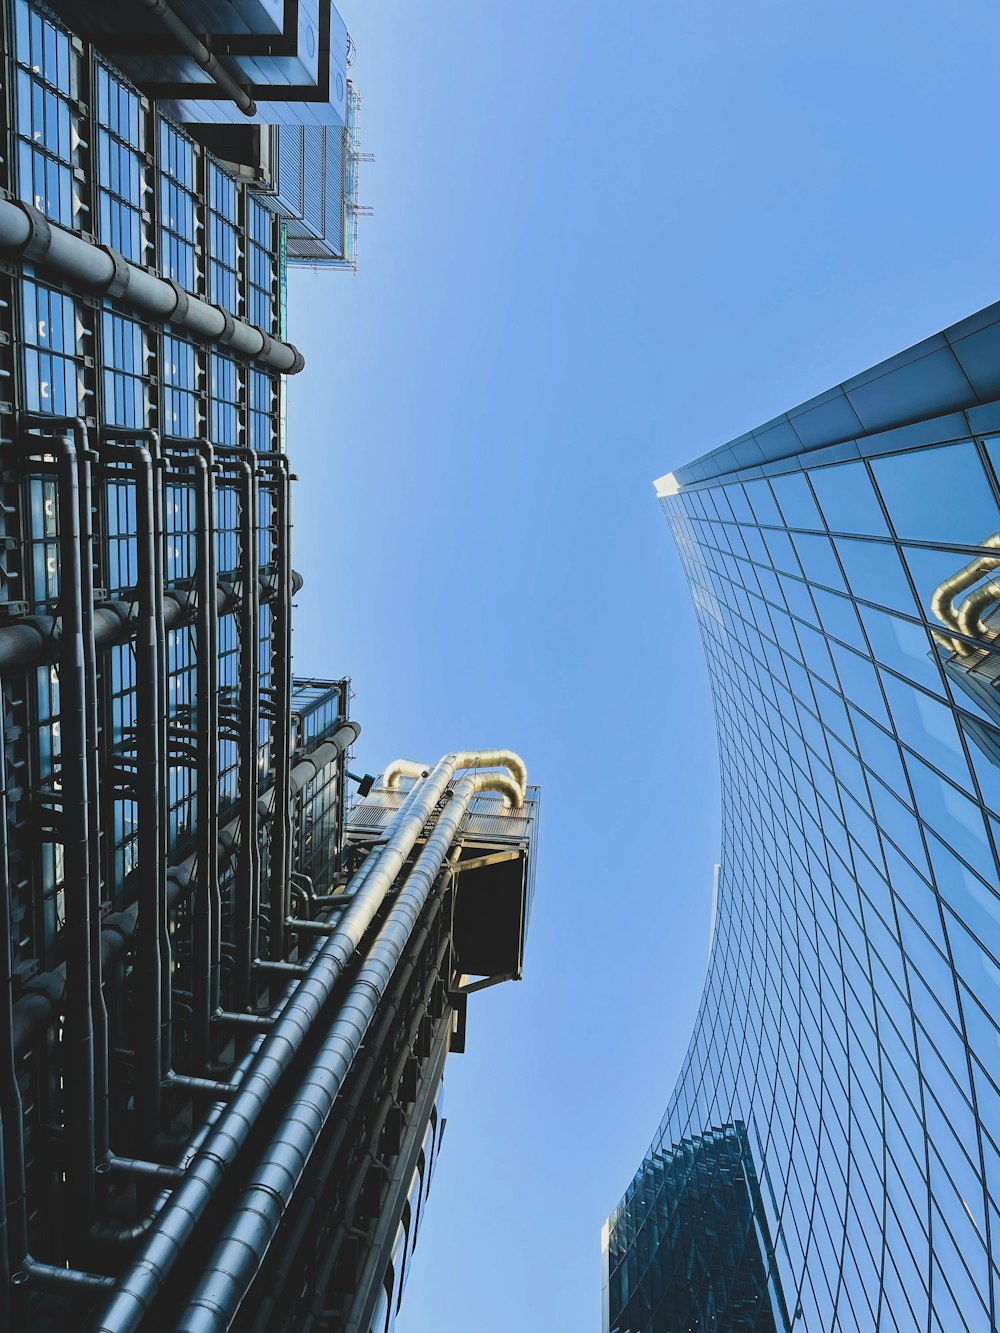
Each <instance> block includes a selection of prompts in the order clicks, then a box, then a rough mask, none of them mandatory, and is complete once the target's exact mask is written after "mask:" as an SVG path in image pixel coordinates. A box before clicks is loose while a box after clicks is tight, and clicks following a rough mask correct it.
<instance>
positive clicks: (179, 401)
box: [161, 333, 200, 440]
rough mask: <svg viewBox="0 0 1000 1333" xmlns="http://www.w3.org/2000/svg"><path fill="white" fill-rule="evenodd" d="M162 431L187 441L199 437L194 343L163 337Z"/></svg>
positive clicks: (196, 355)
mask: <svg viewBox="0 0 1000 1333" xmlns="http://www.w3.org/2000/svg"><path fill="white" fill-rule="evenodd" d="M161 364H162V372H163V395H162V401H163V429H164V433H165V434H167V435H176V436H179V437H180V438H181V439H184V440H193V439H196V438H197V437H198V425H199V416H200V414H199V412H198V353H197V351H196V349H195V347H194V344H193V343H189V342H185V341H184V339H183V338H176V337H174V336H173V334H168V333H165V334H164V335H163V359H162V363H161Z"/></svg>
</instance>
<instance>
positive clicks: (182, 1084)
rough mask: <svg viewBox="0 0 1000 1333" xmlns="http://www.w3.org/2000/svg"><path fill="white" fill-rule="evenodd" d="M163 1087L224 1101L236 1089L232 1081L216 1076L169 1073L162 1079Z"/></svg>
mask: <svg viewBox="0 0 1000 1333" xmlns="http://www.w3.org/2000/svg"><path fill="white" fill-rule="evenodd" d="M163 1086H164V1088H179V1089H180V1091H181V1092H191V1093H198V1094H200V1095H201V1096H203V1097H217V1098H218V1099H219V1100H220V1101H225V1100H226V1098H227V1097H231V1096H232V1095H233V1093H234V1092H235V1091H236V1085H235V1084H233V1083H224V1082H222V1080H221V1079H217V1078H199V1077H198V1076H197V1075H196V1074H178V1073H174V1072H172V1073H170V1074H168V1075H167V1077H166V1078H165V1079H164V1080H163Z"/></svg>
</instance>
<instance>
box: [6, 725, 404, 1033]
mask: <svg viewBox="0 0 1000 1333" xmlns="http://www.w3.org/2000/svg"><path fill="white" fill-rule="evenodd" d="M344 726H345V728H347V732H346V738H345V743H346V739H347V738H349V739H356V737H357V735H358V734H359V733H360V730H361V728H360V725H359V724H358V723H357V722H350V723H345V724H344ZM338 734H339V731H338V732H337V733H334V736H333V738H332V739H333V740H336V738H337V735H338ZM329 743H330V742H328V741H327V742H324V745H327V744H329ZM319 748H322V747H319ZM300 765H304V766H305V767H304V768H303V769H302V772H301V773H299V766H300ZM297 774H298V777H296V775H297ZM312 774H313V766H312V763H311V760H310V756H309V755H307V756H305V757H304V758H303V759H301V760H300V761H299V764H297V765H296V766H295V768H294V769H293V770H292V779H291V780H292V784H293V786H294V785H295V784H296V782H298V781H301V783H302V785H304V783H305V781H307V780H308V777H309V776H311V775H312ZM270 794H271V793H267V792H266V793H265V796H268V795H270ZM413 795H415V789H412V790H411V792H410V793H408V798H407V799H408V800H409V799H410V798H411V797H412V796H413ZM405 808H406V803H405V802H404V806H403V807H401V809H400V812H399V813H402V812H403V810H404V809H405ZM269 809H270V807H268V809H267V810H265V811H263V812H261V811H260V807H259V806H258V812H259V813H258V818H259V819H264V818H266V817H269ZM240 827H241V821H240V818H239V816H237V817H236V818H235V819H233V820H231V821H230V822H229V823H228V824H226V826H225V827H224V828H223V829H221V830H220V832H219V843H218V855H219V859H220V861H221V860H222V859H223V858H224V857H228V856H229V855H231V847H232V844H233V842H234V841H235V839H236V837H237V834H239V833H240ZM253 836H254V837H255V836H256V833H254V834H253ZM366 865H367V862H366ZM197 869H198V855H197V852H194V853H192V854H191V855H190V856H187V857H185V858H184V860H182V861H179V862H177V863H175V864H174V865H172V866H168V867H167V871H166V877H165V885H164V910H165V911H166V910H167V909H168V908H170V907H173V906H175V905H176V903H177V902H179V901H180V899H181V897H182V896H183V894H184V893H186V892H187V890H188V888H189V887H190V885H191V882H192V881H193V880H194V878H195V875H196V873H197ZM362 869H363V868H362ZM355 882H357V876H355V879H354V880H352V883H355ZM347 897H348V895H346V894H335V895H324V896H323V898H317V900H316V901H317V904H318V905H320V906H334V907H339V906H340V905H341V900H344V901H346V900H347ZM136 918H137V908H136V906H135V905H134V904H133V906H131V907H128V908H126V909H125V910H124V911H121V912H117V913H115V914H114V915H113V916H109V917H105V918H104V921H103V923H102V929H101V936H100V941H101V958H102V964H103V969H104V970H105V971H106V970H107V969H108V968H109V967H111V966H112V965H113V964H115V963H117V962H118V961H120V960H121V959H122V958H123V957H124V956H125V954H126V953H127V952H128V950H129V948H130V947H131V942H132V936H133V934H134V932H135V924H136ZM275 962H276V966H277V960H275ZM287 966H289V967H296V968H298V967H301V966H302V965H301V964H299V963H295V964H288V965H287ZM260 967H263V963H262V962H261V960H260V959H257V958H255V959H254V960H253V968H254V969H255V970H256V969H257V968H260ZM165 976H166V979H167V983H168V985H169V968H168V969H167V971H166V973H165ZM30 987H31V988H30V989H27V990H24V993H23V994H22V995H21V996H20V998H19V999H18V1001H17V1003H16V1004H15V1005H14V1009H13V1028H14V1050H15V1055H16V1056H19V1055H23V1054H24V1052H25V1051H26V1050H27V1049H28V1046H29V1045H30V1042H31V1041H32V1039H33V1038H34V1036H35V1034H36V1033H37V1032H39V1031H40V1030H41V1029H42V1028H44V1027H45V1026H46V1025H47V1024H48V1023H51V1022H52V1021H53V1019H54V1018H55V1017H56V1016H57V1014H58V1013H59V1012H60V1010H61V1006H62V1003H63V993H64V990H65V964H63V965H61V966H60V967H58V968H56V969H55V970H54V971H52V972H47V973H38V974H36V975H35V976H34V977H33V978H32V979H31V982H30ZM168 1053H169V1047H168V1045H165V1046H164V1058H165V1059H166V1058H167V1055H168Z"/></svg>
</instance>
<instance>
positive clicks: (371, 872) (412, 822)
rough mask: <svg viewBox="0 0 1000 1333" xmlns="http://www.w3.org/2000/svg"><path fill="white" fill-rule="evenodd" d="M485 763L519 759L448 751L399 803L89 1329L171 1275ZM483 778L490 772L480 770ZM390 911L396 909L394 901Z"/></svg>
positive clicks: (154, 1291)
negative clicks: (366, 941) (431, 829)
mask: <svg viewBox="0 0 1000 1333" xmlns="http://www.w3.org/2000/svg"><path fill="white" fill-rule="evenodd" d="M486 755H489V756H501V757H498V758H492V757H491V758H490V759H489V762H491V763H496V764H502V765H504V766H506V767H508V768H510V767H512V766H513V765H515V764H519V765H520V771H522V772H523V771H524V764H523V761H522V760H520V759H519V758H518V756H516V755H514V754H513V753H512V752H510V751H506V750H496V751H488V752H485V754H481V753H477V752H475V751H463V752H456V753H452V754H448V755H445V756H444V757H443V758H442V759H441V760H440V761H439V763H438V764H437V765H436V766H435V768H434V770H433V771H432V772H431V773H430V774H429V775H428V777H427V778H425V779H424V780H423V781H422V782H420V783H419V784H418V785H417V786H416V787H414V788H413V789H412V790H411V791H410V792H408V793H407V796H406V798H405V800H404V801H403V804H402V806H401V808H400V810H399V811H398V812H397V814H396V815H395V817H394V818H393V820H392V821H391V822H390V824H389V826H388V828H387V829H386V830H385V833H384V839H383V841H382V842H380V843H379V844H377V845H376V846H375V847H374V848H373V850H372V851H371V853H370V854H369V856H368V858H367V860H366V861H365V863H364V865H363V866H362V867H361V869H360V870H359V871H358V872H357V874H356V875H355V876H354V878H353V880H352V883H351V887H352V890H353V901H352V903H351V906H350V908H349V909H348V910H347V912H345V913H344V916H343V919H342V920H341V922H340V928H339V929H338V930H337V931H336V932H335V933H334V934H333V935H331V936H330V937H329V938H328V939H326V940H325V941H324V942H323V943H322V945H321V946H320V947H319V949H318V951H317V952H316V954H315V958H314V960H313V963H312V966H311V968H310V970H309V974H308V976H306V977H305V978H303V980H302V981H301V982H299V984H298V985H297V986H296V988H295V989H294V991H293V992H292V993H291V995H290V996H289V998H288V1000H287V1002H286V1003H285V1004H284V1006H283V1007H282V1010H281V1014H280V1016H279V1017H278V1019H277V1021H276V1022H275V1023H274V1026H273V1028H272V1029H271V1031H270V1032H268V1034H267V1035H266V1036H265V1038H264V1040H263V1042H262V1043H261V1046H260V1048H259V1050H258V1052H257V1054H256V1056H255V1058H254V1060H253V1062H252V1064H251V1065H250V1066H249V1067H248V1069H247V1072H246V1074H245V1075H244V1076H243V1078H242V1080H241V1082H240V1089H239V1092H238V1093H237V1094H236V1096H235V1097H234V1098H233V1099H232V1101H231V1102H229V1103H228V1105H227V1106H226V1109H225V1110H224V1111H223V1112H222V1114H221V1115H220V1117H219V1119H218V1121H217V1122H216V1124H215V1126H214V1128H213V1130H212V1132H211V1133H210V1134H209V1135H208V1137H207V1138H206V1140H205V1143H204V1145H203V1147H202V1149H201V1151H200V1152H199V1154H198V1156H197V1158H196V1159H195V1160H194V1161H192V1162H191V1165H190V1168H189V1170H188V1173H187V1176H186V1178H185V1180H184V1182H183V1183H182V1184H181V1185H180V1186H179V1188H178V1189H177V1191H176V1192H175V1193H174V1194H173V1195H172V1196H171V1199H170V1201H169V1202H168V1203H167V1205H166V1206H165V1207H164V1208H163V1211H162V1212H161V1213H160V1215H159V1217H158V1219H157V1225H156V1228H155V1230H154V1231H153V1234H152V1235H151V1236H150V1237H149V1240H148V1241H147V1243H146V1245H145V1246H144V1248H143V1250H142V1252H141V1253H140V1255H139V1256H138V1258H137V1259H136V1260H135V1262H134V1263H133V1265H132V1267H131V1269H129V1271H128V1272H127V1273H125V1274H123V1275H122V1277H121V1279H120V1281H119V1284H118V1287H117V1290H116V1291H115V1293H114V1295H113V1296H112V1298H111V1300H110V1301H109V1302H108V1304H107V1306H106V1307H105V1309H104V1311H103V1312H102V1314H101V1315H100V1316H99V1319H98V1323H97V1324H96V1325H95V1333H130V1330H135V1329H137V1328H138V1327H139V1325H140V1324H141V1322H142V1320H143V1317H144V1315H145V1313H146V1311H147V1310H148V1309H149V1307H150V1305H151V1304H152V1303H153V1302H154V1301H155V1299H156V1297H157V1295H158V1293H159V1292H160V1291H161V1289H162V1288H163V1285H164V1284H165V1283H166V1282H167V1281H168V1280H169V1277H170V1274H171V1272H172V1271H173V1268H174V1265H175V1264H176V1262H177V1260H178V1258H179V1257H180V1254H181V1253H182V1251H183V1249H184V1246H185V1244H186V1243H187V1241H188V1240H189V1239H190V1237H191V1235H192V1233H193V1231H194V1229H195V1227H196V1226H197V1224H198V1222H199V1220H200V1219H201V1217H202V1216H203V1215H204V1212H205V1210H206V1208H207V1207H208V1205H209V1204H210V1203H211V1201H212V1198H213V1196H214V1195H215V1192H216V1191H217V1189H218V1188H219V1186H220V1185H221V1183H222V1181H223V1179H224V1177H225V1174H226V1172H227V1169H228V1168H229V1167H231V1166H232V1164H233V1162H234V1161H235V1160H236V1158H237V1156H238V1155H239V1153H240V1152H241V1150H242V1149H243V1147H244V1145H245V1144H246V1142H247V1140H248V1138H249V1136H250V1134H251V1131H252V1128H253V1126H254V1125H255V1124H256V1121H257V1117H258V1115H259V1112H260V1109H261V1107H262V1106H263V1105H264V1104H266V1103H267V1101H268V1099H269V1098H270V1095H271V1093H272V1091H273V1089H274V1088H275V1087H276V1086H277V1084H278V1083H279V1082H280V1080H281V1077H282V1075H283V1074H284V1073H285V1071H286V1070H287V1069H288V1068H289V1066H290V1065H291V1063H292V1061H293V1059H294V1058H295V1055H296V1054H297V1052H298V1051H299V1050H300V1049H301V1046H302V1042H303V1040H304V1038H305V1034H306V1033H307V1032H308V1031H309V1030H310V1028H311V1027H312V1025H313V1024H314V1023H315V1022H316V1020H317V1019H318V1017H319V1015H320V1013H321V1012H322V1010H323V1008H324V1007H325V1005H326V1003H327V1001H328V1000H329V998H330V995H331V994H332V992H333V988H334V986H335V985H336V984H337V982H338V981H339V979H340V977H341V976H342V975H343V972H344V969H345V967H346V966H347V964H348V963H349V962H350V960H351V959H352V957H353V956H354V954H355V952H356V950H357V948H358V946H359V945H360V943H361V941H362V939H363V938H364V936H365V935H366V934H367V932H368V929H369V927H370V926H371V924H372V921H373V920H374V918H375V914H376V912H377V911H378V910H379V908H380V907H381V905H382V903H383V901H384V900H385V897H386V894H387V893H388V892H389V890H390V888H391V887H392V885H393V883H394V882H395V880H396V878H397V876H398V875H399V872H400V870H401V869H402V867H403V865H404V863H405V861H406V858H407V857H408V855H409V853H410V851H411V850H412V848H413V846H414V844H415V843H416V841H417V839H418V838H419V837H420V836H421V834H422V833H423V830H424V826H425V824H426V823H427V820H428V819H429V818H430V815H431V814H432V813H433V811H434V809H435V808H436V806H437V804H438V802H439V801H440V799H441V797H442V796H443V795H444V793H445V791H446V789H447V787H448V784H449V783H450V781H451V779H452V777H453V776H454V774H455V772H456V770H457V769H460V768H475V767H481V766H483V765H484V764H485V763H486V762H487V760H486ZM482 776H483V778H484V779H486V780H488V776H489V775H487V774H483V775H482ZM394 910H395V908H394Z"/></svg>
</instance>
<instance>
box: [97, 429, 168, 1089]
mask: <svg viewBox="0 0 1000 1333" xmlns="http://www.w3.org/2000/svg"><path fill="white" fill-rule="evenodd" d="M104 438H105V439H107V440H111V441H119V442H128V441H131V442H133V443H139V442H142V443H143V444H144V445H145V446H146V448H147V450H148V451H149V455H150V458H151V459H152V478H151V480H152V492H153V493H152V537H153V606H152V616H153V635H154V639H155V645H156V685H157V690H156V728H157V756H158V759H157V763H158V766H159V778H158V785H157V790H156V802H155V811H156V825H157V844H156V848H155V850H154V855H155V857H156V866H157V880H158V890H159V892H158V896H157V919H156V933H157V941H158V946H159V955H160V962H159V972H160V1006H159V1008H160V1074H161V1076H162V1075H163V1074H164V1073H165V1072H166V1070H168V1069H169V1068H170V1067H171V1065H172V1063H173V1051H172V1032H173V1025H172V1016H173V992H172V988H171V976H172V974H173V966H172V960H171V949H170V920H169V912H168V908H167V893H166V878H165V873H164V869H165V867H166V865H167V854H168V823H169V810H168V804H167V731H168V727H169V724H170V717H169V702H168V692H167V628H168V623H167V615H166V604H165V600H164V599H165V592H166V590H165V587H164V582H165V580H164V571H165V561H166V552H165V550H164V541H165V534H166V527H165V517H164V506H165V504H166V485H167V465H166V460H165V458H164V456H163V448H162V445H161V443H160V435H159V432H158V431H155V430H150V429H143V430H135V429H134V428H133V429H132V430H131V433H130V431H129V428H125V427H113V426H111V427H105V429H104ZM172 606H174V608H175V611H176V614H177V615H180V614H181V608H180V605H179V603H176V602H174V603H172ZM171 627H172V626H171Z"/></svg>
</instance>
